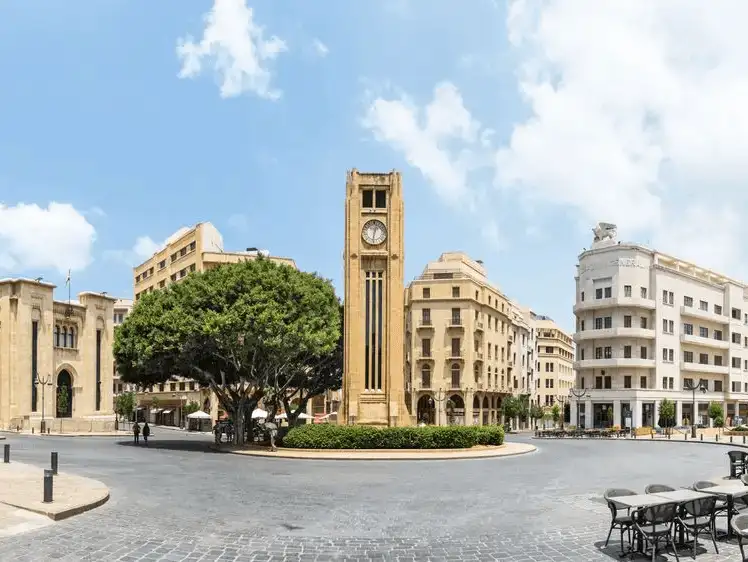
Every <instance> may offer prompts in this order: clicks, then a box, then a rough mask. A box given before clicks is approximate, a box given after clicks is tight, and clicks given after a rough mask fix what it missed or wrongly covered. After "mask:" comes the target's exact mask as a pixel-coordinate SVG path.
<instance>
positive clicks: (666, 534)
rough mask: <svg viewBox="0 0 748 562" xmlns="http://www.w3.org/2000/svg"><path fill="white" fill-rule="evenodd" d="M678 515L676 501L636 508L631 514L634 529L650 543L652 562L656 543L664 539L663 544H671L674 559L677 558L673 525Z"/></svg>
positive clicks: (677, 559)
mask: <svg viewBox="0 0 748 562" xmlns="http://www.w3.org/2000/svg"><path fill="white" fill-rule="evenodd" d="M677 517H678V504H677V503H662V504H659V505H650V506H648V507H642V508H639V509H637V510H636V511H634V512H633V513H632V514H631V519H632V520H633V522H634V529H635V530H636V532H638V533H639V534H640V535H641V536H642V538H644V540H645V541H646V542H647V545H650V544H651V545H652V562H655V559H656V557H657V545H658V544H659V542H660V541H662V540H664V541H665V546H666V547H667V546H672V547H673V552H674V553H675V560H676V561H677V562H680V558H678V549H677V548H676V547H675V541H674V540H673V526H674V525H675V522H676V520H677Z"/></svg>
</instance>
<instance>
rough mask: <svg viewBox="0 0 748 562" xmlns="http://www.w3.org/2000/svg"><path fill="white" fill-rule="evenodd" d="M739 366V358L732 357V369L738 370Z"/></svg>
mask: <svg viewBox="0 0 748 562" xmlns="http://www.w3.org/2000/svg"><path fill="white" fill-rule="evenodd" d="M740 364H741V361H740V357H733V358H732V368H733V369H740Z"/></svg>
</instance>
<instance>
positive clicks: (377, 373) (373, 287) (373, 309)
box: [364, 271, 384, 390]
mask: <svg viewBox="0 0 748 562" xmlns="http://www.w3.org/2000/svg"><path fill="white" fill-rule="evenodd" d="M383 283H384V278H383V272H381V271H367V272H366V278H365V291H364V295H365V305H366V309H365V326H364V337H365V340H364V358H365V361H364V384H365V386H364V388H365V389H366V390H382V347H383V342H384V334H383V324H384V321H383V312H384V287H383Z"/></svg>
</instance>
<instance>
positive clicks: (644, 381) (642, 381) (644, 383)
mask: <svg viewBox="0 0 748 562" xmlns="http://www.w3.org/2000/svg"><path fill="white" fill-rule="evenodd" d="M639 388H647V377H646V375H644V376H641V377H639Z"/></svg>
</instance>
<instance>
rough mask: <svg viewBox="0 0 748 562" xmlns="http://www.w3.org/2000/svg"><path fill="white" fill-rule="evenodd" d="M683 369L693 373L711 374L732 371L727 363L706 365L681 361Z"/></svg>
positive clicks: (723, 373)
mask: <svg viewBox="0 0 748 562" xmlns="http://www.w3.org/2000/svg"><path fill="white" fill-rule="evenodd" d="M680 368H681V370H683V371H689V372H692V373H707V374H710V375H726V374H728V373H729V372H730V368H729V367H728V366H727V365H706V364H704V363H686V362H685V361H684V362H682V363H681V367H680Z"/></svg>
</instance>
